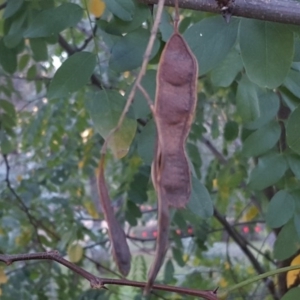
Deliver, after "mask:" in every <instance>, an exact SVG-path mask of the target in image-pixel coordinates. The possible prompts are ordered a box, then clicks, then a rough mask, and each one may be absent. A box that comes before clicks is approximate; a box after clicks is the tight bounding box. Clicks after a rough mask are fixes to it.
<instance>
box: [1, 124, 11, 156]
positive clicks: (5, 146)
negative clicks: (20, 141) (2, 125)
mask: <svg viewBox="0 0 300 300" xmlns="http://www.w3.org/2000/svg"><path fill="white" fill-rule="evenodd" d="M0 149H1V153H2V154H9V153H10V152H12V150H13V145H12V143H11V141H10V140H9V139H8V137H7V135H6V134H5V132H4V131H3V130H0Z"/></svg>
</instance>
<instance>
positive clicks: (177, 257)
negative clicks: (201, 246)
mask: <svg viewBox="0 0 300 300" xmlns="http://www.w3.org/2000/svg"><path fill="white" fill-rule="evenodd" d="M172 254H173V258H174V259H175V261H176V262H177V264H178V265H179V266H180V267H184V266H185V262H184V260H183V253H182V250H181V249H179V248H176V247H172Z"/></svg>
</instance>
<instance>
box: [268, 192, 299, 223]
mask: <svg viewBox="0 0 300 300" xmlns="http://www.w3.org/2000/svg"><path fill="white" fill-rule="evenodd" d="M294 211H295V200H294V198H293V197H292V196H291V195H290V194H289V193H288V192H286V191H284V190H281V191H279V192H277V193H276V194H275V195H274V196H273V197H272V199H271V201H270V202H269V205H268V211H267V214H266V222H267V225H268V226H270V227H271V228H279V227H281V226H283V225H284V224H286V223H287V222H288V221H289V220H290V219H291V218H292V217H293V215H294Z"/></svg>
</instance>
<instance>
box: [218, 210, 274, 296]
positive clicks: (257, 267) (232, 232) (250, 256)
mask: <svg viewBox="0 0 300 300" xmlns="http://www.w3.org/2000/svg"><path fill="white" fill-rule="evenodd" d="M214 217H215V218H216V219H217V220H218V221H219V222H220V223H221V224H222V225H223V226H224V228H225V229H226V231H227V233H228V234H229V235H230V236H231V238H232V239H233V240H234V241H235V242H236V243H237V244H238V245H239V247H240V248H241V250H242V251H243V252H244V254H245V255H246V256H247V257H248V259H249V260H250V262H251V263H252V265H253V267H254V269H255V270H256V272H257V273H258V274H263V273H265V270H264V269H263V267H262V266H261V265H260V263H259V262H258V260H257V259H256V258H255V256H254V255H253V254H252V252H251V251H250V250H249V249H248V247H247V243H246V241H245V239H244V237H243V236H242V235H241V234H240V233H239V232H238V231H237V230H236V229H235V228H234V227H232V226H231V225H230V224H229V223H228V221H227V220H226V218H224V217H223V216H222V214H221V213H220V212H219V211H218V210H217V209H216V208H214ZM264 281H265V284H266V286H267V288H268V289H269V291H270V293H271V295H272V297H273V299H274V300H279V298H278V296H277V294H276V289H275V285H274V282H273V281H272V280H270V279H268V278H265V279H264Z"/></svg>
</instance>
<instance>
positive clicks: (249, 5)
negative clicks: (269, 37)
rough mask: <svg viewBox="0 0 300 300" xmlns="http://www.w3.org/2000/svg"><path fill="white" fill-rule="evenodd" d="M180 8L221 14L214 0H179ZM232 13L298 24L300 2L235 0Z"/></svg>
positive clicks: (150, 1) (171, 3)
mask: <svg viewBox="0 0 300 300" xmlns="http://www.w3.org/2000/svg"><path fill="white" fill-rule="evenodd" d="M139 1H140V2H141V3H144V4H156V3H157V2H158V0H139ZM174 3H175V0H166V5H167V6H174ZM179 6H180V7H181V8H187V9H192V10H200V11H206V12H212V13H217V14H221V11H220V8H219V7H218V4H217V1H216V0H179ZM232 9H233V11H232V15H233V16H237V17H245V18H251V19H258V20H263V21H271V22H278V23H285V24H293V25H300V2H298V1H296V0H246V1H245V0H235V2H234V3H233V4H232Z"/></svg>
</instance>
